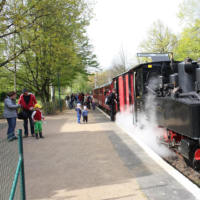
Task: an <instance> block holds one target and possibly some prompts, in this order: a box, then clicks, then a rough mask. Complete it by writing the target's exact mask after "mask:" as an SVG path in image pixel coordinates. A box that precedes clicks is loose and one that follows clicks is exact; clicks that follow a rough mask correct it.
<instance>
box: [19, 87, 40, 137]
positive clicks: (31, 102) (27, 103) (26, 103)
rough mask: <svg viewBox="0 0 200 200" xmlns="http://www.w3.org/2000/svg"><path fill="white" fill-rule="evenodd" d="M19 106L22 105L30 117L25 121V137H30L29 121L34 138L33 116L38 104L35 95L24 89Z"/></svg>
mask: <svg viewBox="0 0 200 200" xmlns="http://www.w3.org/2000/svg"><path fill="white" fill-rule="evenodd" d="M18 104H20V105H21V107H22V109H23V110H24V111H25V112H26V113H27V116H28V117H27V118H26V119H24V137H28V119H29V122H30V128H31V135H32V136H33V137H34V124H33V120H32V117H31V115H32V112H33V108H34V106H35V104H37V101H36V98H35V96H34V95H33V94H31V93H29V92H28V90H27V89H24V90H23V94H21V96H20V97H19V101H18Z"/></svg>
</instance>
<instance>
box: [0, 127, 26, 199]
mask: <svg viewBox="0 0 200 200" xmlns="http://www.w3.org/2000/svg"><path fill="white" fill-rule="evenodd" d="M6 129H7V124H6V123H3V124H0V200H25V199H26V192H25V176H24V157H23V142H22V130H21V129H20V130H18V140H13V141H11V142H10V141H8V140H7V138H6V134H5V132H6Z"/></svg>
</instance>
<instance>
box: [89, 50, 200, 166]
mask: <svg viewBox="0 0 200 200" xmlns="http://www.w3.org/2000/svg"><path fill="white" fill-rule="evenodd" d="M152 55H153V56H155V58H156V60H153V62H148V63H142V64H139V65H137V66H135V67H134V68H132V69H130V70H128V71H127V72H125V73H123V74H120V75H119V76H117V77H114V78H113V80H112V82H111V83H109V84H107V85H104V86H102V87H99V88H96V89H94V91H93V96H94V98H95V100H96V102H97V104H99V106H100V107H102V108H104V109H105V110H107V111H108V112H109V107H108V106H107V105H106V104H105V103H104V102H105V97H106V96H105V91H106V90H108V89H110V90H111V89H112V88H115V90H116V93H117V99H118V102H117V104H116V111H120V112H123V111H125V109H127V108H128V109H130V108H132V105H134V106H133V107H134V109H130V110H131V111H132V112H133V115H134V123H135V122H137V121H139V120H140V119H139V117H138V116H139V115H138V113H139V112H145V113H148V109H149V108H148V106H147V103H148V102H147V100H146V99H147V98H146V97H147V96H149V95H152V96H153V101H154V110H155V113H156V119H157V124H158V126H160V127H162V128H164V130H165V134H164V135H163V138H162V139H163V140H164V142H165V143H166V144H167V145H168V146H169V147H171V148H174V149H176V150H177V151H178V152H180V154H182V155H183V156H184V158H185V160H186V161H187V162H188V163H189V164H190V165H192V166H193V167H194V168H196V169H200V65H199V64H198V63H197V62H193V61H192V60H191V59H187V60H186V61H184V62H175V61H173V60H172V59H171V60H170V59H165V57H162V59H160V57H159V56H160V55H159V54H158V55H159V56H158V55H157V54H152ZM158 57H159V60H158V59H157V58H158ZM149 117H151V114H150V115H149Z"/></svg>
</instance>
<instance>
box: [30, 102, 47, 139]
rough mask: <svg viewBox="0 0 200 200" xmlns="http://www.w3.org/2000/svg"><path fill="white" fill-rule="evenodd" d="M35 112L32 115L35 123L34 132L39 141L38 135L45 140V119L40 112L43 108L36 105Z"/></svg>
mask: <svg viewBox="0 0 200 200" xmlns="http://www.w3.org/2000/svg"><path fill="white" fill-rule="evenodd" d="M34 108H35V110H34V111H33V113H32V116H31V117H32V120H33V121H34V130H35V137H36V139H38V135H39V136H40V138H44V137H43V135H42V120H44V117H43V115H42V112H41V111H40V109H41V106H40V105H39V104H35V106H34Z"/></svg>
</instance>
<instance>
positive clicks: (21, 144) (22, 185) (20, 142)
mask: <svg viewBox="0 0 200 200" xmlns="http://www.w3.org/2000/svg"><path fill="white" fill-rule="evenodd" d="M18 145H19V155H20V157H21V160H22V162H21V169H20V185H21V187H20V188H21V189H20V191H21V199H22V200H26V189H25V175H24V154H23V142H22V129H19V130H18Z"/></svg>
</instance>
